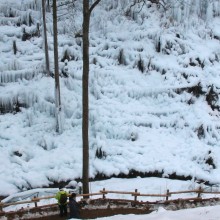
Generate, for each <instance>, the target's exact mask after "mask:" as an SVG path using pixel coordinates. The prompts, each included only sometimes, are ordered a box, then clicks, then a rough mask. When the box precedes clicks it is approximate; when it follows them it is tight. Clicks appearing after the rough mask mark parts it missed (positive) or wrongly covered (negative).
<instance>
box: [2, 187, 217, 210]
mask: <svg viewBox="0 0 220 220" xmlns="http://www.w3.org/2000/svg"><path fill="white" fill-rule="evenodd" d="M192 193H194V194H195V196H194V197H191V198H179V197H178V199H174V200H181V201H187V200H188V201H190V200H201V199H202V194H215V195H220V192H212V191H211V192H208V191H205V190H204V189H202V188H201V187H200V188H198V189H195V190H185V191H176V192H174V191H169V190H167V191H166V193H164V194H147V193H141V192H138V190H137V189H135V190H134V191H133V192H132V191H130V192H125V191H113V190H106V189H105V188H103V189H102V190H100V191H99V192H98V193H89V194H78V195H77V197H82V198H83V197H92V196H99V195H100V196H102V199H107V198H106V196H107V194H119V195H124V194H127V195H130V196H133V197H134V198H133V200H129V201H134V202H139V200H138V197H160V198H163V199H162V200H159V201H155V202H150V203H163V202H164V203H168V202H171V201H174V200H171V199H170V198H171V196H172V195H178V194H192ZM54 198H55V196H47V197H34V198H32V199H31V200H28V201H19V202H11V203H4V202H0V213H1V212H4V211H3V208H5V207H8V206H16V205H22V204H24V205H25V204H34V205H33V208H37V207H38V208H40V207H41V206H43V205H40V204H39V202H40V201H41V200H47V199H54ZM219 198H220V197H219ZM206 199H207V198H206ZM210 199H211V198H210ZM127 201H128V200H127ZM141 202H142V201H141ZM142 203H143V202H142ZM55 204H56V203H52V204H48V205H47V206H54V205H55ZM29 209H31V207H29Z"/></svg>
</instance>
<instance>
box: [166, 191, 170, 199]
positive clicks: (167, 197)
mask: <svg viewBox="0 0 220 220" xmlns="http://www.w3.org/2000/svg"><path fill="white" fill-rule="evenodd" d="M169 192H170V191H169V189H168V190H167V195H166V201H168V199H169Z"/></svg>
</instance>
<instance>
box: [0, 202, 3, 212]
mask: <svg viewBox="0 0 220 220" xmlns="http://www.w3.org/2000/svg"><path fill="white" fill-rule="evenodd" d="M2 205H3V203H1V202H0V212H2V211H3V208H2Z"/></svg>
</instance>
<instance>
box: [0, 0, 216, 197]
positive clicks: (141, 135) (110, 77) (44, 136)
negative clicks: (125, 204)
mask: <svg viewBox="0 0 220 220" xmlns="http://www.w3.org/2000/svg"><path fill="white" fill-rule="evenodd" d="M163 2H164V3H163V5H160V4H159V5H156V4H153V3H150V1H147V4H146V5H143V7H142V4H140V5H139V4H136V5H135V6H133V7H130V6H131V3H130V1H128V0H108V1H102V2H101V3H100V4H99V5H98V6H97V7H96V8H95V10H94V12H93V14H92V16H91V33H90V46H91V47H90V63H91V66H90V103H89V104H90V107H89V108H90V177H91V178H95V177H96V176H99V177H100V176H101V177H103V176H112V175H115V176H117V175H123V174H125V175H127V174H130V175H131V176H132V175H135V174H138V175H152V174H153V173H154V174H157V175H158V176H161V175H163V176H165V177H169V176H170V177H176V176H178V177H187V178H197V179H202V180H204V181H209V182H211V183H219V182H220V175H219V172H220V165H219V160H220V146H219V140H220V136H219V135H220V132H219V127H220V122H219V116H220V112H219V111H220V109H219V98H218V93H219V89H220V80H219V76H220V62H219V61H220V32H219V30H220V29H219V27H220V1H219V0H214V1H208V0H206V1H200V0H196V1H195V0H188V1H174V0H167V1H163ZM0 6H1V7H0V24H1V25H0V104H1V106H0V111H1V113H2V114H1V115H0V151H1V154H0V161H1V166H0V185H1V189H0V194H1V195H8V194H10V193H13V192H17V191H19V190H24V189H26V188H34V187H41V186H48V185H49V184H52V183H53V182H54V181H55V182H60V181H68V180H73V179H76V178H81V172H82V135H81V133H82V131H81V123H82V88H81V85H82V48H81V43H82V42H81V38H78V37H76V38H75V37H74V36H75V34H76V33H80V28H81V22H82V20H81V17H82V14H81V5H80V4H77V3H76V5H75V8H72V6H71V5H68V7H66V6H63V7H60V8H61V9H62V10H61V9H60V10H59V11H58V13H59V15H62V16H60V17H59V18H60V21H59V23H58V29H59V38H58V41H59V58H60V61H61V60H62V61H63V60H64V55H65V54H66V55H68V56H69V58H70V60H69V62H68V73H69V77H67V78H65V77H61V78H60V85H61V102H62V107H63V116H64V117H63V125H64V131H63V133H62V134H57V133H56V132H55V116H54V115H55V104H54V102H55V99H54V78H52V77H47V76H46V75H45V73H44V71H43V70H44V49H43V38H42V25H41V23H42V20H41V17H42V15H41V1H37V3H36V1H32V0H25V1H21V2H18V1H16V0H10V1H8V0H7V1H6V0H0ZM66 11H68V13H69V14H68V15H65V14H66ZM38 23H39V24H40V36H39V37H38V32H37V30H38V29H37V24H38ZM24 28H25V31H26V33H29V34H30V33H32V34H33V35H34V36H33V37H31V38H30V39H27V40H25V41H24V38H23V30H24ZM47 31H48V41H49V50H50V64H51V71H53V35H52V34H53V33H52V15H51V12H50V10H49V8H48V11H47ZM22 39H23V40H22ZM15 46H16V47H15ZM15 48H16V49H15ZM66 58H67V57H66ZM64 65H65V64H64V62H60V69H62V68H63V66H64ZM133 137H134V139H135V140H134V141H133Z"/></svg>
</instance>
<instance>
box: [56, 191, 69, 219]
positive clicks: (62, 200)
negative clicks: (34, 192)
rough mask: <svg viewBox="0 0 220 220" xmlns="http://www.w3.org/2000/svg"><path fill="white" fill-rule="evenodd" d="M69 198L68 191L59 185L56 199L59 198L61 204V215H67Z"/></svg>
mask: <svg viewBox="0 0 220 220" xmlns="http://www.w3.org/2000/svg"><path fill="white" fill-rule="evenodd" d="M67 198H68V193H67V192H66V191H64V189H63V188H62V187H59V192H57V194H56V196H55V199H57V202H58V205H59V209H60V217H63V216H67Z"/></svg>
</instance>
